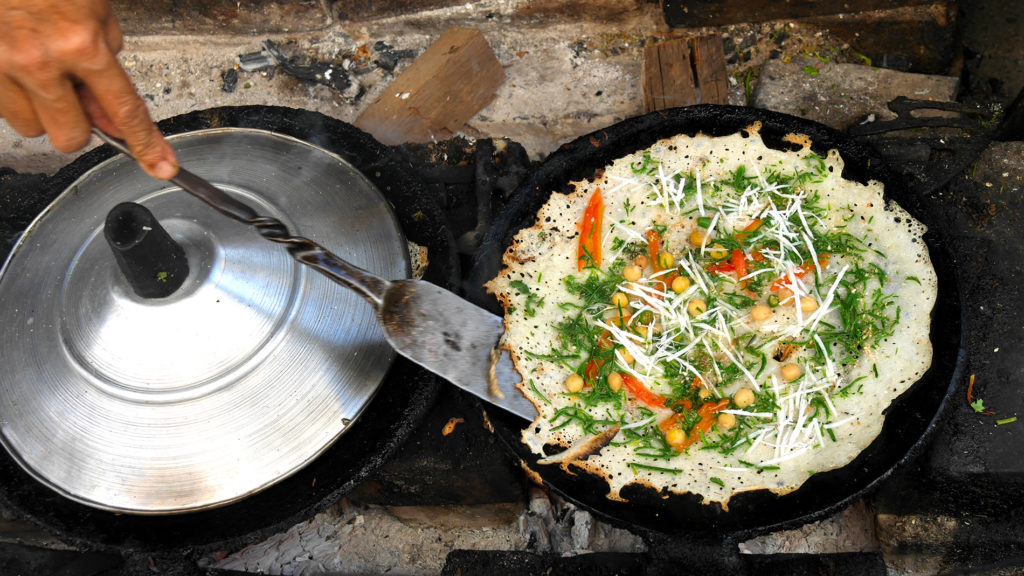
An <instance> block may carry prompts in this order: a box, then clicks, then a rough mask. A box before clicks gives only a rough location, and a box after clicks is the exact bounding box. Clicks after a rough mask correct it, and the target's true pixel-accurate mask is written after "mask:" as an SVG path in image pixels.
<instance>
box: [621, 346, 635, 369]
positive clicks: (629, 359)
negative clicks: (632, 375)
mask: <svg viewBox="0 0 1024 576" xmlns="http://www.w3.org/2000/svg"><path fill="white" fill-rule="evenodd" d="M617 354H618V356H619V360H620V361H622V362H625V363H626V365H627V366H632V365H633V361H634V359H633V355H632V354H630V353H629V350H626V349H625V348H619V349H618V350H617Z"/></svg>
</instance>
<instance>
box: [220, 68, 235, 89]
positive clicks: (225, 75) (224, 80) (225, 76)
mask: <svg viewBox="0 0 1024 576" xmlns="http://www.w3.org/2000/svg"><path fill="white" fill-rule="evenodd" d="M220 80H221V85H220V89H221V90H223V91H224V92H228V93H231V92H234V91H235V88H238V70H235V69H234V68H228V69H227V70H225V71H223V72H221V73H220Z"/></svg>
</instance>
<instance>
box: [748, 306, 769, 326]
mask: <svg viewBox="0 0 1024 576" xmlns="http://www.w3.org/2000/svg"><path fill="white" fill-rule="evenodd" d="M750 317H751V318H753V319H754V322H764V321H765V320H767V319H769V318H771V317H772V309H771V308H770V307H768V306H767V305H765V304H758V305H757V306H754V307H753V308H751V309H750Z"/></svg>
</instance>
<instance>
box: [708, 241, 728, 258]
mask: <svg viewBox="0 0 1024 576" xmlns="http://www.w3.org/2000/svg"><path fill="white" fill-rule="evenodd" d="M708 254H710V255H711V257H712V258H714V259H715V260H721V259H723V258H726V257H728V256H729V251H728V250H726V248H725V246H722V245H721V244H715V245H714V246H712V247H711V248H708Z"/></svg>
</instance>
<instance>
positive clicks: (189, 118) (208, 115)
mask: <svg viewBox="0 0 1024 576" xmlns="http://www.w3.org/2000/svg"><path fill="white" fill-rule="evenodd" d="M159 125H160V128H161V130H162V131H163V132H164V133H165V134H175V133H180V132H189V131H193V130H201V129H204V128H215V127H225V126H231V127H243V128H259V129H264V130H270V131H273V132H278V133H281V134H287V135H289V136H293V137H296V138H299V139H302V140H305V141H307V142H310V143H312V144H315V145H317V146H320V147H322V148H325V149H327V150H330V151H331V152H334V153H336V154H338V155H340V156H342V157H343V158H345V159H346V160H348V161H349V162H350V163H352V164H353V165H354V166H356V167H357V168H359V169H360V171H361V172H363V174H365V175H366V177H367V178H369V179H370V181H372V182H373V183H374V184H375V185H376V186H377V188H379V189H380V191H381V193H382V194H383V195H384V196H385V197H386V198H387V199H388V200H389V201H390V203H391V206H392V208H393V209H394V210H395V213H396V215H397V217H398V220H399V222H400V223H401V226H402V229H403V231H404V232H405V234H406V236H407V237H408V239H409V240H412V241H413V242H416V243H418V244H421V245H424V246H427V248H428V249H429V254H430V267H429V269H428V270H427V273H426V279H427V280H430V281H432V282H434V283H436V284H439V285H441V286H445V287H447V288H449V289H453V288H454V287H456V286H457V285H458V277H459V271H458V264H457V262H456V259H455V250H454V241H453V239H452V236H451V232H450V231H449V230H448V228H447V227H446V225H445V221H444V217H443V214H442V213H441V210H440V208H439V207H438V206H437V204H436V203H435V202H434V201H433V200H432V196H431V195H430V194H429V193H428V192H427V190H426V188H425V187H424V185H423V184H422V183H421V182H420V181H419V180H418V178H417V177H416V176H415V174H414V172H413V171H412V168H411V167H410V166H409V165H408V164H406V163H404V162H403V161H402V160H401V159H400V156H398V155H396V154H394V153H393V152H392V151H391V150H390V149H389V148H387V147H385V146H383V145H382V144H380V143H379V142H377V141H376V140H374V139H373V138H372V137H371V136H370V135H369V134H366V133H365V132H362V131H360V130H358V129H356V128H354V127H353V126H351V125H349V124H345V123H343V122H340V121H337V120H334V119H331V118H329V117H327V116H324V115H322V114H318V113H314V112H308V111H302V110H294V109H289V108H280V107H265V106H247V107H232V108H217V109H212V110H205V111H201V112H195V113H191V114H187V115H183V116H177V117H175V118H171V119H168V120H165V121H163V122H160V124H159ZM114 154H115V152H114V151H113V150H112V149H111V148H109V147H106V146H104V147H100V148H97V149H95V150H92V151H91V152H89V153H87V154H85V155H83V156H82V157H80V158H79V159H78V160H76V161H75V162H73V163H72V164H70V165H68V166H67V167H65V168H64V169H62V170H61V171H60V172H58V173H57V174H56V175H55V176H54V177H53V178H50V179H49V180H48V181H46V182H45V184H44V189H42V190H25V191H24V194H41V195H49V199H52V198H53V197H55V196H56V195H57V194H59V193H60V192H61V191H63V190H64V189H65V188H66V187H67V186H68V185H69V184H70V183H72V182H74V181H75V180H76V179H77V178H78V177H79V176H81V175H82V174H83V173H85V172H86V171H87V170H89V169H91V168H92V167H93V166H95V165H97V164H99V163H100V162H102V161H104V160H106V159H107V158H110V157H111V156H113V155H114ZM414 215H415V216H414ZM255 238H256V239H255V240H254V242H259V241H261V240H260V239H259V238H258V237H255ZM5 256H6V255H5V254H0V257H5ZM441 382H442V381H441V379H440V378H438V377H437V376H434V375H433V374H430V373H428V372H426V371H424V370H422V369H420V368H419V367H417V366H415V365H413V364H412V363H411V362H409V361H407V360H405V359H404V358H401V357H399V358H397V359H396V360H395V363H394V364H393V365H392V368H391V370H390V372H389V373H388V375H387V376H386V377H385V379H384V382H383V384H382V388H381V391H380V393H378V394H377V395H376V396H375V397H374V399H373V400H372V401H371V402H370V404H369V405H368V406H367V408H366V409H365V412H364V414H363V415H362V416H361V417H360V420H359V422H358V423H357V424H356V425H355V426H353V427H352V428H351V429H350V430H349V431H347V432H346V433H345V434H344V435H343V436H342V437H341V438H339V439H338V440H337V441H336V442H335V443H334V445H333V446H331V447H330V448H329V449H328V450H327V451H326V452H324V453H323V454H322V455H321V456H320V457H319V458H317V459H316V460H315V461H314V462H313V463H311V464H310V465H309V466H307V467H305V468H304V469H302V470H300V471H299V472H298V473H296V474H295V475H293V476H291V477H289V478H287V479H285V480H283V481H281V482H278V483H277V484H275V485H273V486H271V487H270V488H267V489H265V490H263V491H261V492H259V493H257V494H255V495H253V496H250V497H248V498H245V499H243V500H241V501H239V502H237V503H234V504H230V505H227V506H223V507H221V508H217V509H213V510H209V511H203V512H196V513H191V514H183V515H176V516H130V515H118V514H114V513H110V512H105V511H101V510H97V509H94V508H91V507H88V506H84V505H81V504H78V503H75V502H72V501H70V500H67V499H65V498H63V497H61V496H59V495H58V494H57V493H55V492H53V491H51V490H49V489H48V488H46V487H45V486H43V485H42V484H40V483H38V482H37V481H35V480H34V479H33V478H32V477H31V476H29V475H28V474H26V473H25V472H24V471H23V470H22V469H21V467H20V466H19V465H18V464H17V463H16V462H15V461H14V460H13V459H12V458H11V457H10V455H9V454H8V453H7V452H6V451H4V450H0V502H2V503H3V505H4V506H6V507H8V508H11V509H13V510H15V511H16V512H18V513H19V514H20V515H21V516H23V517H26V518H28V519H30V520H33V521H34V522H36V523H37V524H39V525H41V526H42V527H44V528H46V529H48V530H50V531H51V532H53V533H55V534H56V535H57V536H59V537H60V538H61V539H63V540H65V541H69V542H72V543H75V544H77V545H79V546H82V547H85V548H92V549H100V550H103V549H109V550H112V551H118V552H122V553H125V552H126V551H130V550H131V549H135V550H137V551H140V552H144V553H149V552H154V553H157V552H174V551H181V550H188V549H192V550H193V551H195V552H198V551H199V550H197V549H202V548H204V547H205V548H208V549H213V550H220V549H229V550H230V549H237V548H239V547H240V546H241V545H245V544H247V543H251V542H254V541H257V540H259V539H261V538H263V537H265V536H266V535H269V534H271V533H273V532H277V531H281V530H283V529H286V528H288V527H290V526H292V525H294V524H296V523H297V522H299V521H302V520H305V519H308V518H309V517H311V516H312V515H313V514H315V513H316V512H319V511H322V510H323V509H324V508H326V507H327V506H329V505H331V504H332V503H334V502H335V501H337V500H338V499H339V498H340V497H341V496H342V495H344V494H345V493H347V492H348V491H350V490H351V489H352V488H354V487H355V486H356V485H357V484H359V483H360V482H362V481H363V480H364V479H365V478H366V477H367V476H368V475H369V474H370V473H371V472H372V471H373V470H374V469H375V468H377V467H378V466H379V465H381V464H382V463H383V462H385V461H386V460H387V459H388V458H389V457H390V456H391V455H392V454H393V453H394V452H395V451H396V450H397V449H398V448H399V447H400V446H401V445H402V443H403V442H404V441H405V440H406V439H407V438H408V437H409V436H410V434H411V433H412V432H413V431H414V430H415V429H416V427H417V425H418V424H419V423H420V421H421V420H422V419H423V417H424V416H425V415H426V413H427V412H428V410H429V409H430V407H431V406H432V405H433V402H434V400H435V398H436V396H437V393H438V391H439V390H440V386H441Z"/></svg>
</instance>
